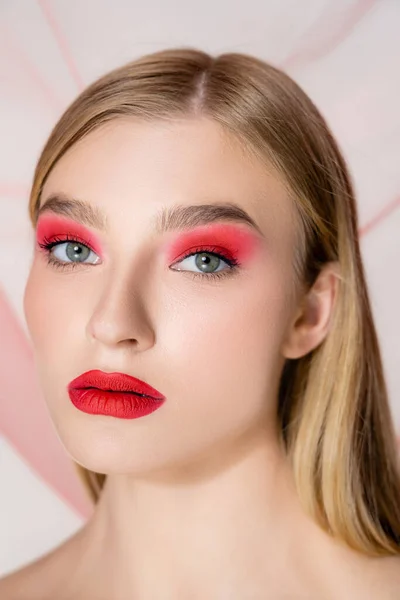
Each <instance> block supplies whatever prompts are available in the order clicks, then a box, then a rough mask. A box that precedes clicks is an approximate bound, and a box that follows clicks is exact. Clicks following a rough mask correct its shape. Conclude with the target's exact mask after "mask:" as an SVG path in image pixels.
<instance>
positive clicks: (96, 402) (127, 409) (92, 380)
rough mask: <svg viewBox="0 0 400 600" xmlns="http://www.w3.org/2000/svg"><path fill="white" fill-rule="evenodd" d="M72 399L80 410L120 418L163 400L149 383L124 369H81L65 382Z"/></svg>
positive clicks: (151, 408)
mask: <svg viewBox="0 0 400 600" xmlns="http://www.w3.org/2000/svg"><path fill="white" fill-rule="evenodd" d="M68 393H69V397H70V399H71V401H72V403H73V404H74V405H75V406H76V408H78V409H79V410H82V411H83V412H87V413H90V414H103V415H109V416H115V417H119V418H123V419H132V418H137V417H141V416H144V415H147V414H149V413H151V412H153V411H155V410H156V409H157V408H159V407H160V406H161V405H162V404H163V402H164V400H165V396H163V395H162V394H161V393H160V392H158V391H157V390H156V389H155V388H153V387H151V386H150V385H149V384H148V383H145V382H144V381H141V380H140V379H136V377H131V376H130V375H126V374H125V373H105V372H104V371H99V370H94V371H87V372H86V373H83V374H82V375H80V376H79V377H77V378H76V379H74V380H73V381H71V382H70V383H69V385H68Z"/></svg>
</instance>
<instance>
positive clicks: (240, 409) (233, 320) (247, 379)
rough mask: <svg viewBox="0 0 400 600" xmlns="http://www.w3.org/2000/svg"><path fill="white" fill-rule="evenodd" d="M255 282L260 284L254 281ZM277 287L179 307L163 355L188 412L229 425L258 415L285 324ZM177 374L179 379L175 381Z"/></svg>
mask: <svg viewBox="0 0 400 600" xmlns="http://www.w3.org/2000/svg"><path fill="white" fill-rule="evenodd" d="M257 281H259V279H258V278H257ZM284 298H285V294H284V290H283V287H282V283H281V282H279V281H276V282H274V283H273V282H272V281H271V280H269V282H267V283H266V284H264V285H255V284H253V283H252V284H249V282H247V284H244V285H243V286H238V288H237V289H235V290H233V289H229V291H228V290H227V291H226V292H224V291H222V289H220V290H219V291H218V292H217V293H215V292H210V290H208V291H205V293H204V294H197V295H196V296H193V297H191V298H190V300H189V299H187V301H186V302H185V303H184V302H182V303H181V305H180V306H179V310H176V313H174V314H176V317H175V318H174V320H173V321H171V320H170V321H169V327H170V330H169V331H168V330H167V332H166V335H165V337H164V343H165V347H164V352H165V354H166V356H169V357H170V358H169V360H170V365H171V370H172V371H173V372H174V373H177V375H178V378H179V379H178V381H177V390H179V392H178V393H177V397H179V396H180V394H181V393H182V392H183V397H187V398H190V399H191V403H190V410H191V411H192V410H193V406H194V405H195V406H196V408H195V410H198V411H199V412H198V414H197V417H199V418H200V413H201V414H203V416H205V417H206V416H207V414H208V416H210V414H212V415H213V418H214V421H215V422H216V420H217V419H218V418H220V423H225V424H226V425H227V426H229V423H230V424H232V422H233V421H235V420H237V421H240V420H243V418H246V416H247V417H249V418H251V417H252V416H254V415H255V413H257V412H258V413H259V410H260V409H261V408H262V407H265V399H266V396H267V395H268V394H271V390H272V389H273V386H274V384H276V383H277V379H278V377H277V376H278V375H279V369H278V367H279V365H280V362H281V355H280V345H281V342H282V337H283V334H284V330H285V326H286V323H287V307H286V303H285V301H284ZM179 374H180V375H181V377H179Z"/></svg>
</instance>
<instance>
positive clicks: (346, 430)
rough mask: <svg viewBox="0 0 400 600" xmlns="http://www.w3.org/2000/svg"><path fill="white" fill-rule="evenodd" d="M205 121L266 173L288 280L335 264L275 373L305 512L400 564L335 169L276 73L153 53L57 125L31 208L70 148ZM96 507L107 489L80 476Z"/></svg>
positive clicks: (370, 352) (394, 466)
mask: <svg viewBox="0 0 400 600" xmlns="http://www.w3.org/2000/svg"><path fill="white" fill-rule="evenodd" d="M196 116H206V117H208V118H211V119H214V120H215V121H216V122H217V123H219V124H220V125H222V126H223V127H224V128H226V130H228V131H229V132H231V133H232V134H233V135H235V136H236V137H237V138H238V139H239V140H240V141H241V142H242V145H243V148H244V149H246V150H249V151H250V152H252V153H254V155H256V156H257V157H258V158H261V159H262V160H264V161H265V163H268V164H269V165H271V163H272V164H273V166H274V167H275V168H276V169H277V171H278V172H279V174H280V175H281V177H282V180H283V181H284V182H285V185H286V186H287V189H288V190H289V192H290V196H291V198H292V200H293V204H294V206H295V208H296V214H297V215H298V217H299V219H298V222H299V232H300V234H301V235H299V244H298V248H297V254H296V257H297V258H296V269H295V272H296V277H298V278H299V280H300V281H301V282H302V283H303V284H304V285H305V286H307V287H310V286H311V285H312V283H313V282H314V281H315V278H316V276H317V275H318V273H319V271H320V270H321V268H322V267H323V265H324V264H326V263H327V262H330V261H337V263H338V265H339V267H340V269H339V270H340V275H339V281H338V284H339V285H338V291H337V295H336V300H335V306H334V311H333V315H332V320H331V327H330V330H329V332H328V334H327V336H326V338H325V340H324V341H323V342H322V343H321V344H320V345H319V346H318V347H317V348H316V349H314V350H313V351H312V352H310V353H308V354H307V355H306V356H304V357H302V358H299V359H288V360H287V361H286V363H285V365H284V368H283V372H282V377H281V383H280V389H279V399H278V400H279V403H278V418H279V422H280V425H281V427H282V439H283V440H284V444H285V449H286V452H287V455H288V457H289V459H290V461H291V464H292V466H293V472H294V476H295V481H296V486H297V491H298V494H299V498H300V501H301V502H302V505H303V507H304V510H305V511H306V512H307V513H308V514H309V515H310V516H311V517H312V518H313V519H314V520H315V521H316V522H317V523H318V524H319V525H320V526H321V527H322V528H323V529H324V530H325V531H327V532H328V533H329V534H331V535H333V536H335V537H337V538H339V539H341V540H342V541H344V542H345V543H346V544H347V545H349V546H350V547H352V548H353V549H356V550H358V551H361V552H363V553H365V554H370V555H385V554H400V477H399V468H398V455H397V447H396V439H395V431H394V425H393V422H392V418H391V412H390V406H389V402H388V397H387V389H386V384H385V379H384V374H383V367H382V359H381V354H380V349H379V344H378V340H377V334H376V330H375V326H374V322H373V317H372V313H371V307H370V301H369V296H368V290H367V284H366V278H365V273H364V268H363V264H362V260H361V254H360V247H359V238H358V216H357V207H356V200H355V196H354V191H353V186H352V182H351V179H350V176H349V173H348V169H347V166H346V163H345V161H344V159H343V156H342V154H341V152H340V150H339V148H338V145H337V143H336V141H335V139H334V138H333V136H332V133H331V131H330V129H329V127H328V126H327V124H326V122H325V120H324V118H323V117H322V116H321V114H320V112H319V111H318V110H317V108H316V107H315V105H314V104H313V103H312V101H311V100H310V98H309V97H308V96H307V95H306V94H305V93H304V91H303V90H302V89H301V88H300V87H299V86H298V85H297V84H296V83H295V82H294V81H293V80H292V79H291V78H290V77H289V76H288V75H287V74H285V73H284V72H283V71H281V70H279V69H277V68H276V67H274V66H272V65H270V64H268V63H266V62H264V61H262V60H259V59H257V58H255V57H252V56H248V55H245V54H240V53H225V54H222V55H220V56H216V57H214V56H211V55H209V54H207V53H205V52H202V51H198V50H196V49H192V48H176V49H169V50H164V51H160V52H155V53H152V54H149V55H146V56H143V57H141V58H140V59H138V60H135V61H132V62H130V63H128V64H126V65H124V66H122V67H120V68H117V69H115V70H113V71H111V72H110V73H108V74H106V75H104V76H103V77H101V78H100V79H98V80H97V81H95V82H94V83H92V84H91V85H90V86H88V87H87V88H86V89H85V90H84V91H83V92H82V93H81V94H80V95H79V96H78V98H77V99H76V100H75V101H74V102H73V103H72V104H71V105H70V106H69V107H68V108H67V110H66V111H65V112H64V114H63V115H62V116H61V118H60V119H59V121H58V122H57V124H56V125H55V127H54V129H53V131H52V132H51V134H50V136H49V139H48V141H47V143H46V145H45V147H44V149H43V151H42V153H41V156H40V157H39V160H38V163H37V167H36V170H35V174H34V180H33V185H32V190H31V196H30V208H29V210H30V216H31V219H32V222H33V224H36V219H37V210H38V207H39V202H40V195H41V191H42V188H43V184H44V182H45V181H46V178H47V177H48V175H49V173H50V171H51V170H52V168H53V167H54V165H55V164H56V163H57V161H58V160H59V159H60V158H61V157H62V156H63V154H64V153H65V152H66V151H67V150H68V149H69V148H71V146H73V145H74V144H75V143H76V142H77V141H78V140H80V139H82V138H83V137H84V136H86V135H87V134H88V133H89V132H91V131H93V130H94V129H96V128H98V127H99V126H101V125H102V124H104V123H105V122H108V121H110V120H114V119H118V118H120V117H122V118H127V117H128V118H129V117H135V118H139V119H145V120H150V121H154V120H155V119H174V118H185V117H196ZM76 466H77V469H78V472H79V474H80V476H81V477H82V479H83V481H84V482H85V484H86V486H87V490H88V492H89V493H90V495H91V498H92V499H93V501H94V502H96V501H97V499H98V498H99V495H100V494H101V489H102V486H103V484H104V480H105V477H106V476H105V475H104V474H99V473H93V472H91V471H88V470H86V469H84V468H82V467H81V466H80V465H77V464H76Z"/></svg>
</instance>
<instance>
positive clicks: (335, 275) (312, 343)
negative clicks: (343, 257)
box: [282, 262, 340, 358]
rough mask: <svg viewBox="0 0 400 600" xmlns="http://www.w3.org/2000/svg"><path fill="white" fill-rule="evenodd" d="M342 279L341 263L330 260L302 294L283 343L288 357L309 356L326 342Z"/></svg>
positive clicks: (285, 354)
mask: <svg viewBox="0 0 400 600" xmlns="http://www.w3.org/2000/svg"><path fill="white" fill-rule="evenodd" d="M339 279H340V271H339V264H338V263H337V262H330V263H327V264H326V265H324V267H323V268H322V270H321V271H320V273H319V274H318V277H317V279H316V280H315V282H314V284H313V286H312V287H311V288H310V289H309V290H308V291H307V293H306V294H305V295H304V296H303V297H302V298H301V301H300V306H297V310H296V314H295V316H294V318H293V320H292V322H291V325H290V327H289V331H288V333H287V336H286V339H285V340H284V343H283V345H282V354H283V356H284V357H285V358H300V357H302V356H305V355H306V354H308V353H309V352H311V351H312V350H314V348H316V347H317V346H319V344H321V342H323V340H324V339H325V336H326V335H327V333H328V331H329V325H330V321H331V316H332V313H333V308H334V303H335V298H336V296H337V290H338V284H339Z"/></svg>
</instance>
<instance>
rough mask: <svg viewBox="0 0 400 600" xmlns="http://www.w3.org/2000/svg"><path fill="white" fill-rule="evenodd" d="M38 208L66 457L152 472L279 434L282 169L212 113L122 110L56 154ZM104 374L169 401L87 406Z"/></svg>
mask: <svg viewBox="0 0 400 600" xmlns="http://www.w3.org/2000/svg"><path fill="white" fill-rule="evenodd" d="M50 197H52V200H51V202H49V203H48V204H47V207H44V205H45V204H46V202H47V201H48V200H49V199H50ZM66 200H68V204H66ZM76 200H78V201H79V204H75V203H74V201H76ZM71 202H72V203H71ZM221 203H222V204H224V206H223V207H222V208H221V207H220V208H219V209H218V206H219V205H220V204H221ZM226 203H230V205H232V204H234V205H236V208H238V209H239V211H238V210H236V213H235V215H236V216H234V214H233V210H232V207H231V208H230V211H231V212H230V218H228V217H227V215H226V214H225V216H224V211H225V212H226V208H227V205H226ZM204 205H206V206H204ZM200 206H201V207H202V208H201V210H200V211H199V207H200ZM41 207H42V211H41V214H40V216H39V220H38V225H37V242H36V246H35V252H34V259H33V263H32V267H31V272H30V276H29V279H28V282H27V286H26V291H25V298H24V308H25V315H26V319H27V324H28V327H29V330H30V334H31V338H32V342H33V346H34V351H35V356H36V361H37V366H38V370H39V376H40V379H41V382H42V388H43V392H44V396H45V399H46V402H47V405H48V408H49V411H50V415H51V417H52V419H53V422H54V424H55V427H56V430H57V432H58V435H59V437H60V439H61V441H62V443H63V444H64V446H65V448H66V450H67V452H68V453H69V454H70V455H71V456H72V457H73V458H74V459H75V460H76V461H77V462H79V463H80V464H81V465H83V466H85V467H87V468H89V469H92V470H94V471H97V472H101V473H111V472H118V473H125V472H126V473H128V472H129V473H139V472H140V473H144V472H150V471H158V470H162V469H170V468H174V467H179V466H183V465H185V466H186V465H187V464H188V463H190V462H193V461H195V460H197V459H201V458H204V457H209V458H212V457H218V460H221V458H223V457H224V456H225V455H226V456H227V457H228V455H229V453H231V452H233V451H234V450H235V449H237V447H238V445H239V444H240V443H241V441H243V440H244V439H250V438H251V436H252V435H253V434H254V435H256V433H257V434H259V433H260V430H264V431H263V435H266V436H271V437H270V439H272V436H273V432H274V431H275V427H276V422H275V420H276V417H275V415H276V395H277V389H278V382H279V376H280V373H281V368H282V366H283V361H284V357H283V355H282V351H281V349H282V343H283V341H284V339H285V337H286V335H287V332H288V327H289V325H290V322H291V319H292V316H293V311H294V301H293V269H292V262H293V253H294V247H295V237H296V236H295V232H296V228H295V220H294V218H293V207H292V205H291V201H290V200H289V197H288V194H287V192H286V190H285V187H284V185H283V183H282V182H281V181H280V180H279V178H278V177H277V176H275V175H273V174H272V170H271V173H268V172H267V171H266V168H265V166H264V165H262V164H261V163H258V162H257V161H256V160H255V159H250V158H249V157H248V156H246V155H245V153H244V152H243V151H242V149H241V147H240V145H239V144H238V142H237V141H235V139H234V138H233V137H230V136H229V135H228V134H227V133H226V132H224V131H223V130H222V129H221V128H220V126H219V125H217V124H216V123H215V122H213V121H212V120H209V119H206V118H202V119H192V120H190V119H187V120H182V121H179V122H178V121H176V122H170V123H165V122H164V123H162V122H154V123H151V124H150V123H144V122H138V121H135V120H118V121H113V122H111V123H108V124H107V125H104V126H102V127H101V128H99V129H97V130H95V131H94V132H92V133H90V134H89V135H88V136H87V137H86V138H84V139H83V140H81V141H80V142H78V143H77V144H76V145H74V146H73V147H72V148H71V149H70V150H69V151H68V152H67V153H66V154H65V155H64V156H63V157H62V158H61V159H60V161H59V162H58V163H57V164H56V166H55V167H54V168H53V170H52V172H51V173H50V176H49V177H48V179H47V181H46V184H45V186H44V189H43V193H42V196H41ZM228 208H229V207H228ZM178 209H179V210H180V213H179V214H178V215H177V216H175V218H174V216H173V215H174V211H176V210H178ZM240 211H242V212H240ZM161 214H163V217H161ZM245 214H247V215H248V216H249V217H250V218H249V220H246V218H245V216H244V215H245ZM251 220H252V221H254V224H252V223H251V222H250V221H251ZM71 240H72V241H71ZM39 244H41V245H42V246H45V245H46V244H47V245H49V244H50V245H51V244H53V245H52V247H51V249H49V248H47V249H46V248H43V247H40V246H39ZM54 244H56V245H54ZM194 251H197V254H193V252H194ZM210 253H211V254H210ZM190 254H191V256H189V255H190ZM204 265H205V266H204ZM93 369H94V370H97V369H99V370H102V371H105V372H119V373H126V374H128V375H131V376H134V377H137V378H139V379H141V380H143V381H145V382H147V383H148V384H150V385H151V386H152V387H154V388H155V389H156V390H158V391H159V392H161V393H162V394H163V395H164V396H165V397H166V400H165V402H164V403H163V404H162V406H161V407H160V408H159V409H158V410H156V411H155V412H152V413H151V414H147V415H146V416H142V417H140V418H118V417H115V416H108V415H102V414H89V413H87V412H83V411H81V410H79V409H78V408H77V407H76V406H75V405H74V404H73V403H72V402H71V400H70V397H69V395H68V389H67V388H68V384H69V382H70V381H71V380H73V379H75V378H76V377H77V376H79V375H80V374H82V373H84V372H87V371H90V370H93Z"/></svg>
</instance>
